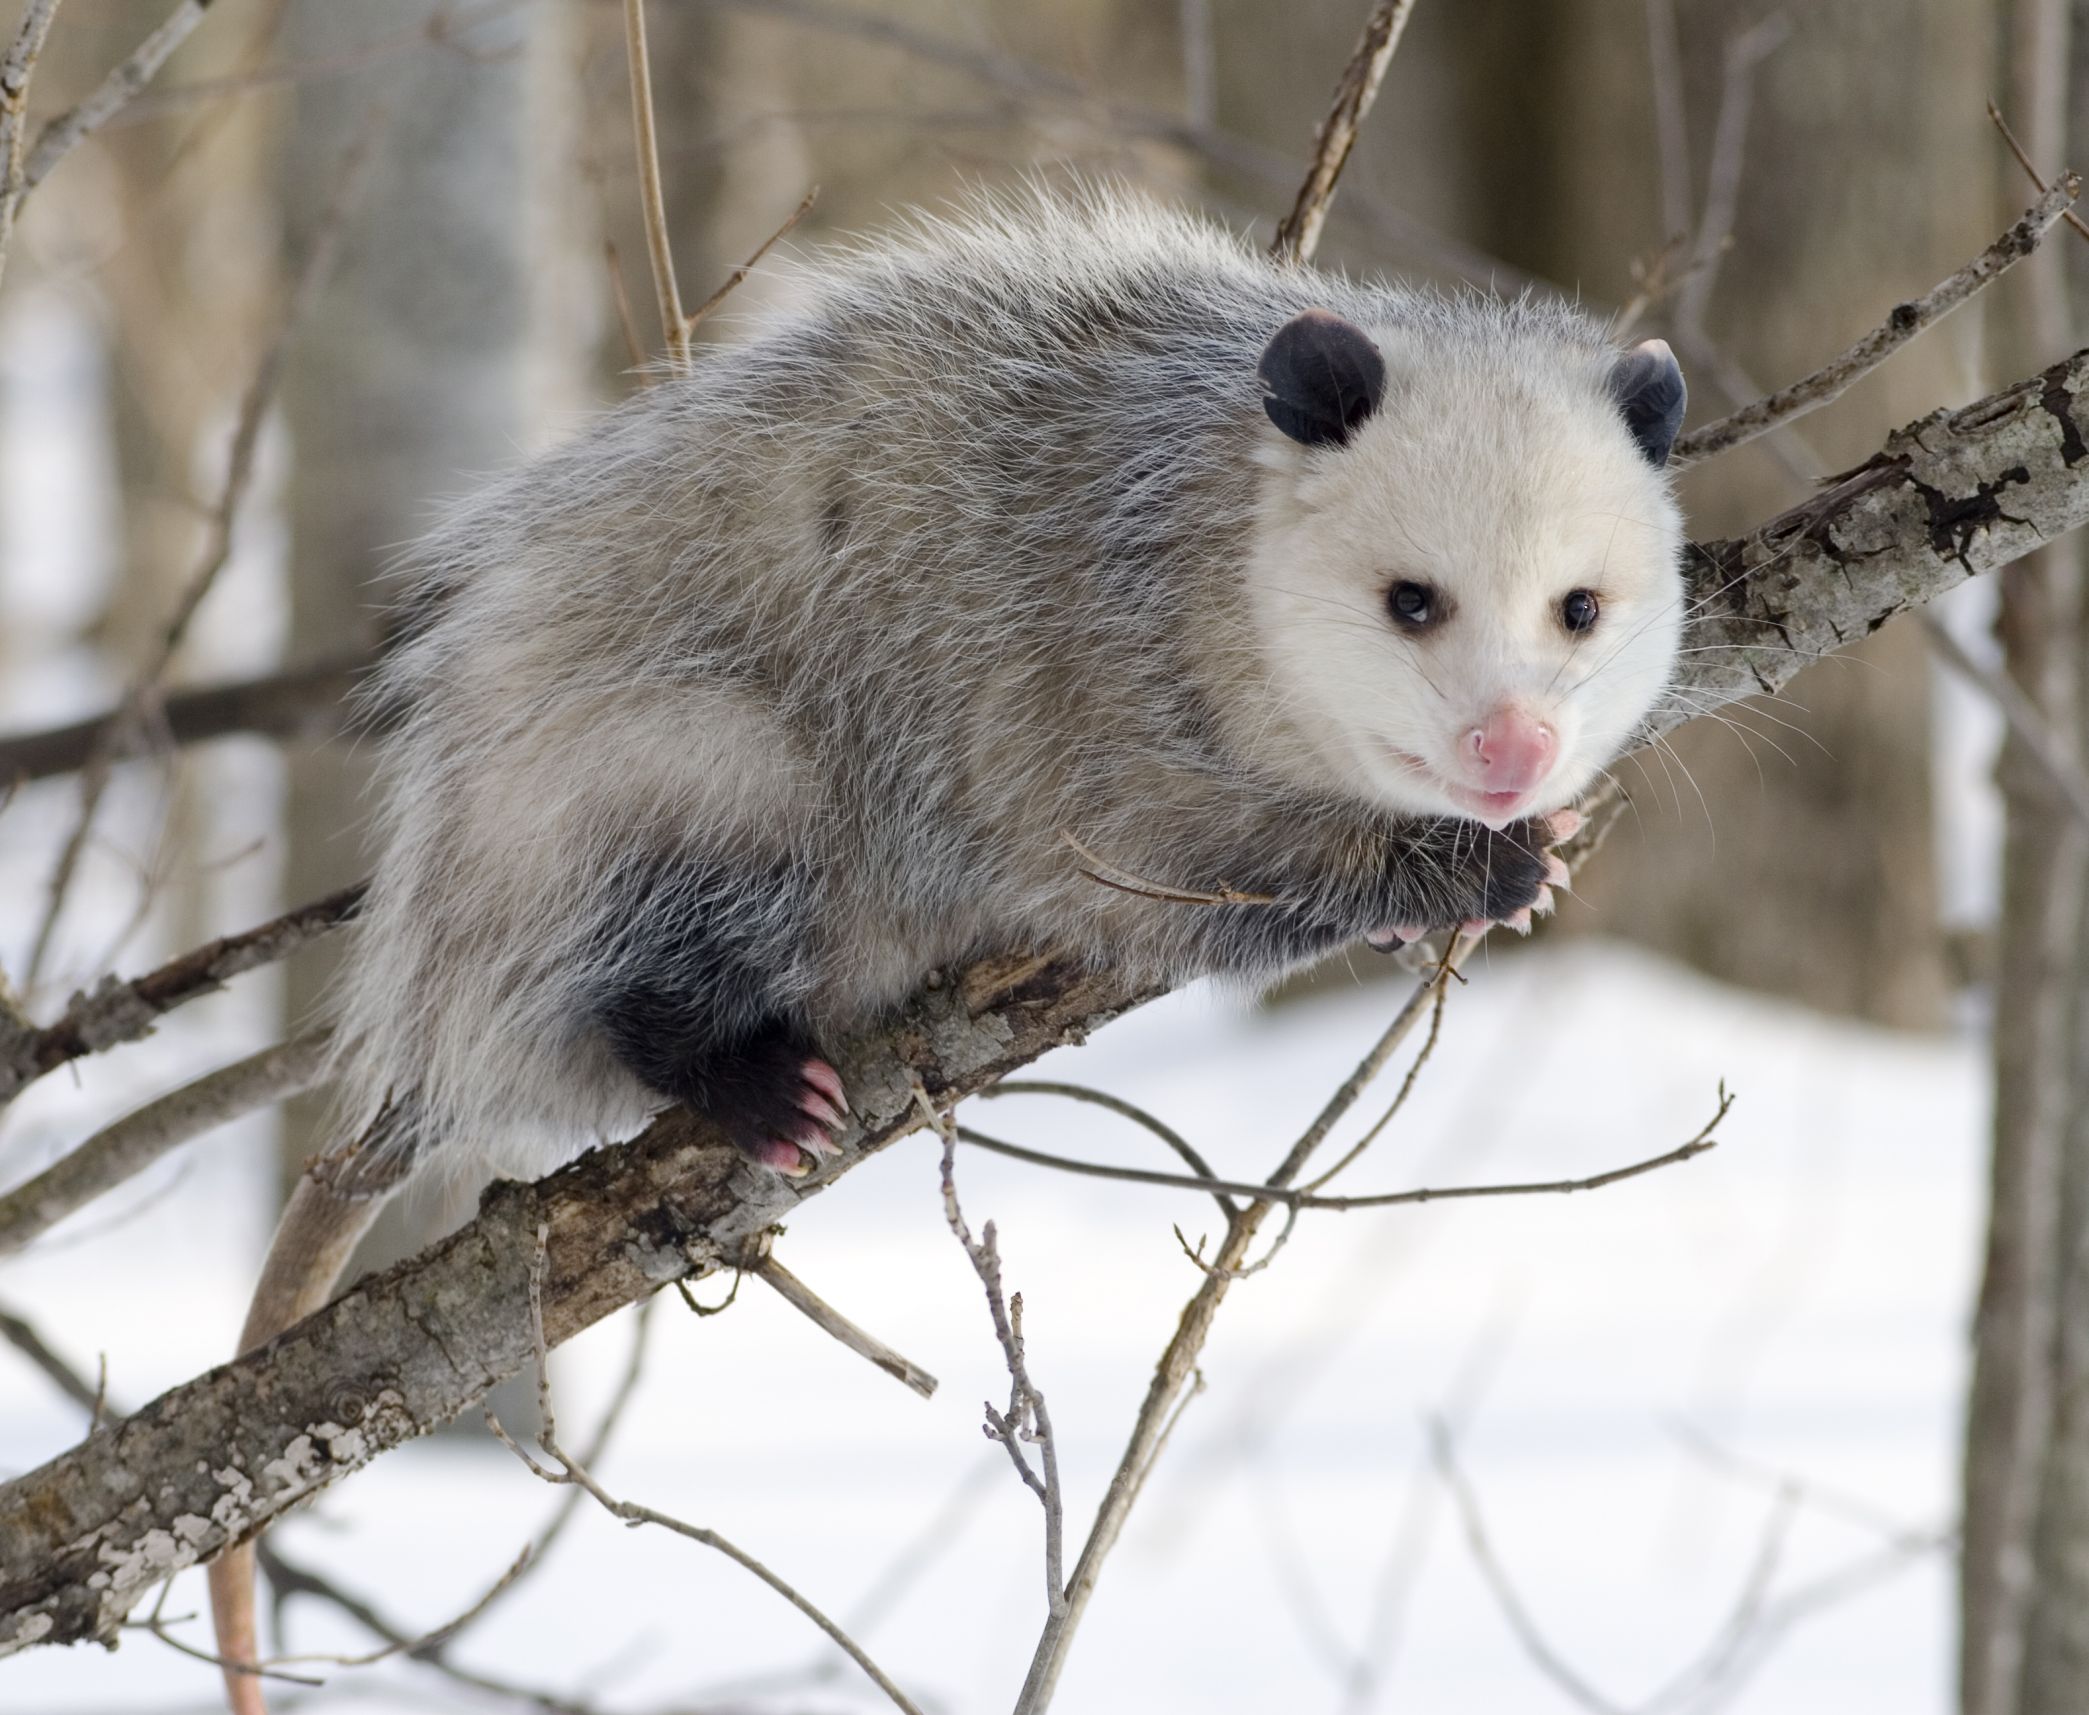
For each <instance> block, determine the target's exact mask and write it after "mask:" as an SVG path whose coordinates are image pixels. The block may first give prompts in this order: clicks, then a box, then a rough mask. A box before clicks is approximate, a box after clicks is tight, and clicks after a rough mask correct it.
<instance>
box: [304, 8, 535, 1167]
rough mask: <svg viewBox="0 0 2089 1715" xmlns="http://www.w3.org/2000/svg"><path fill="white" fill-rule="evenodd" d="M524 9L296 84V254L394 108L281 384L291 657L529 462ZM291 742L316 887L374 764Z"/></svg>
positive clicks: (378, 31)
mask: <svg viewBox="0 0 2089 1715" xmlns="http://www.w3.org/2000/svg"><path fill="white" fill-rule="evenodd" d="M430 11H431V8H430V7H429V5H428V4H427V3H426V0H381V3H380V0H366V3H365V4H362V5H357V6H342V5H338V4H331V3H329V0H293V4H292V6H291V9H290V16H289V20H288V22H287V25H286V27H285V31H284V36H285V51H286V53H287V54H288V55H289V56H290V57H293V58H297V59H309V60H325V59H328V58H331V57H335V56H348V55H349V54H350V52H351V50H352V49H353V48H355V47H356V46H358V45H360V44H363V43H367V42H369V41H371V40H373V39H383V38H387V37H396V36H397V35H399V34H400V33H402V32H408V31H411V30H412V29H413V28H415V27H416V26H417V25H420V24H423V23H425V22H426V21H427V19H428V17H429V16H430ZM521 22H522V21H521V20H519V19H518V18H515V17H512V16H508V15H505V14H504V15H502V16H501V17H498V18H494V19H492V20H491V21H489V22H482V23H479V24H476V25H474V26H472V27H470V28H469V29H468V30H466V31H463V32H456V31H453V32H452V33H451V35H450V36H449V37H447V38H445V40H444V43H443V45H440V46H436V45H431V46H429V47H427V48H424V49H421V50H419V51H417V52H413V53H410V54H408V55H405V56H404V57H400V58H390V59H386V60H385V61H384V62H383V63H382V64H381V65H379V66H377V67H375V68H373V69H372V70H370V71H368V72H364V73H362V74H359V75H350V76H343V77H338V78H322V79H315V80H312V81H309V82H306V83H303V84H301V85H300V86H299V87H298V92H297V106H296V117H295V121H294V124H293V125H292V128H291V134H290V139H289V146H288V149H287V151H286V153H285V157H284V164H283V177H282V185H281V197H282V205H283V209H284V220H285V225H286V228H287V231H286V235H285V238H286V245H287V248H288V251H289V253H290V255H292V256H293V257H295V256H299V255H302V254H304V253H305V251H306V250H307V248H308V247H309V245H310V244H311V242H312V239H313V236H314V234H313V223H314V222H315V221H316V220H317V219H318V218H319V215H320V211H322V210H323V209H324V208H325V207H326V205H327V201H328V197H329V194H330V192H331V190H332V188H333V186H334V183H335V180H336V176H337V175H338V174H339V172H340V170H341V167H342V162H343V160H344V158H345V156H346V154H347V152H348V150H349V149H350V147H351V146H352V144H353V142H354V140H355V139H356V137H357V136H358V135H359V134H360V133H361V131H362V129H363V128H364V127H365V126H366V125H368V124H370V123H372V122H373V121H372V114H373V111H374V110H375V109H376V108H377V107H378V104H380V103H382V104H383V107H384V112H383V115H382V117H381V118H380V119H378V120H377V121H376V122H377V123H381V124H382V125H383V127H384V134H383V136H382V138H381V140H380V141H379V143H378V145H377V154H376V157H375V160H374V163H373V170H372V172H371V175H370V179H369V184H368V188H367V190H366V192H365V194H364V197H363V199H362V203H361V206H360V207H359V208H358V209H357V211H356V213H355V217H354V226H353V229H352V231H351V232H350V233H349V234H348V236H347V242H346V244H345V246H344V248H343V250H342V253H341V257H340V262H339V265H338V267H337V268H336V270H335V273H334V276H333V279H332V282H331V284H330V285H329V286H328V288H327V290H326V292H325V293H324V295H323V297H322V299H321V301H320V302H319V304H318V305H317V306H316V307H315V310H314V313H313V314H312V315H311V316H310V317H309V319H308V320H307V322H306V324H305V327H304V329H303V330H302V332H301V335H300V339H299V347H298V354H297V362H296V364H295V365H294V366H293V367H292V369H291V371H290V373H289V376H288V378H287V380H286V384H285V388H284V410H285V414H286V416H287V419H288V423H289V428H290V435H291V441H292V456H293V459H294V474H293V477H292V481H291V490H290V508H289V509H290V564H291V598H290V640H289V651H290V654H291V656H292V658H293V659H303V658H310V657H313V656H317V655H321V654H332V653H337V652H340V651H343V650H351V649H355V648H358V647H363V648H372V647H374V646H375V645H376V643H377V640H378V637H379V635H380V633H381V631H382V629H383V626H384V624H385V608H386V605H387V603H388V601H389V599H390V594H391V592H390V589H389V586H388V583H387V579H386V568H387V564H388V562H389V561H390V559H391V557H392V556H393V555H394V554H395V553H396V551H397V550H398V549H399V547H400V546H401V545H402V544H404V543H406V542H409V541H411V540H412V539H413V538H414V537H415V536H417V535H419V534H420V533H421V532H422V530H423V529H425V527H426V526H427V525H428V523H429V522H430V520H431V518H432V516H433V514H434V510H435V508H436V506H437V504H438V503H439V502H440V501H441V500H442V499H443V498H445V497H446V496H448V495H451V494H454V493H456V492H458V491H459V490H461V489H463V488H464V487H466V486H468V485H469V483H470V482H471V481H472V480H473V479H474V477H475V476H476V475H477V473H479V472H483V471H487V470H492V469H497V468H500V467H502V466H505V465H507V464H509V463H510V462H511V461H512V460H513V458H514V457H515V454H516V450H517V446H518V442H519V441H520V440H521V437H522V422H521V412H520V406H521V386H522V382H521V377H522V369H521V358H522V351H523V340H524V333H525V324H526V307H527V304H526V296H525V285H524V283H525V279H526V272H527V267H528V263H529V257H528V256H527V254H526V252H525V246H524V240H525V236H526V233H527V231H528V223H527V217H526V197H525V191H526V185H525V178H524V158H525V156H524V151H525V135H526V127H527V125H528V120H529V115H528V113H527V111H526V102H525V94H526V78H525V55H524V52H523V48H524V43H525V37H524V33H523V30H522V27H521ZM285 748H286V752H287V754H288V757H289V763H290V789H289V803H288V809H287V829H288V853H287V860H286V861H287V875H286V878H285V888H286V891H287V894H288V896H289V897H291V898H293V899H310V898H316V897H318V896H319V895H321V894H324V893H326V892H329V891H330V890H332V889H334V888H336V887H340V886H342V885H344V884H345V883H347V882H349V881H352V880H354V879H355V878H356V877H357V876H360V875H362V874H364V873H365V872H366V869H367V865H368V861H369V854H368V851H367V850H366V849H365V845H364V842H363V839H362V837H361V830H362V827H363V824H364V822H365V819H366V811H367V804H366V801H365V789H366V786H367V783H368V762H367V758H366V756H365V755H364V754H363V753H362V752H361V751H358V750H351V749H349V748H347V747H327V746H312V745H304V744H300V743H298V742H296V741H293V742H292V743H290V744H289V745H287V746H286V747H285ZM324 945H325V949H326V950H325V952H324V953H323V954H321V955H320V956H314V955H313V954H310V953H308V954H306V955H304V956H303V957H302V958H300V959H299V960H298V961H296V962H294V963H293V964H292V965H291V966H290V970H289V980H288V993H287V998H286V1011H287V1015H288V1016H287V1020H286V1023H287V1025H288V1027H289V1028H293V1029H295V1028H298V1027H299V1026H300V1025H301V1024H303V1023H304V1022H306V1021H307V1020H308V1019H309V1016H310V1014H311V1013H312V1011H313V1008H314V1006H315V1004H316V1003H317V1002H318V1001H319V999H320V998H321V995H322V992H323V990H324V988H325V985H326V984H327V982H328V981H329V979H330V978H331V976H332V974H333V968H334V965H335V962H336V958H337V954H336V952H335V950H334V945H333V943H325V944H324ZM325 1112H326V1103H325V1100H324V1098H311V1099H307V1100H305V1101H301V1102H298V1103H294V1104H292V1105H291V1107H290V1110H289V1115H288V1121H289V1123H288V1125H287V1126H286V1139H285V1143H286V1149H285V1172H286V1175H287V1174H289V1173H292V1172H294V1171H295V1167H296V1164H297V1162H298V1161H299V1160H300V1159H301V1158H302V1157H303V1156H304V1155H305V1154H306V1153H308V1152H309V1150H310V1149H311V1147H312V1146H313V1144H314V1143H315V1141H316V1131H317V1127H318V1126H319V1125H320V1124H321V1123H323V1116H324V1114H325Z"/></svg>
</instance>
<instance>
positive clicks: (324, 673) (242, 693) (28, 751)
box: [0, 655, 382, 781]
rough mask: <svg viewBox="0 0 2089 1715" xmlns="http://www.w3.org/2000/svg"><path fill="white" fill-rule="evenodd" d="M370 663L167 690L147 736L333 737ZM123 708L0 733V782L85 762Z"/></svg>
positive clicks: (169, 741)
mask: <svg viewBox="0 0 2089 1715" xmlns="http://www.w3.org/2000/svg"><path fill="white" fill-rule="evenodd" d="M370 665H371V663H370V660H369V658H368V657H366V656H360V655H358V656H342V657H337V658H335V659H333V660H330V661H316V662H312V663H310V664H308V665H306V666H301V667H283V668H278V669H276V670H274V671H271V672H267V673H261V674H257V675H255V676H253V677H251V678H245V679H228V680H224V681H222V682H220V683H217V684H209V685H196V686H191V687H188V688H185V689H183V690H179V691H170V692H168V693H167V695H166V696H165V697H164V698H163V699H162V700H161V701H160V704H159V707H158V709H157V710H156V711H155V714H156V719H155V720H154V723H153V725H154V732H153V739H154V741H155V743H157V744H161V745H189V744H202V743H205V742H207V741H208V740H210V739H214V738H224V737H226V736H228V735H229V734H232V733H257V734H260V735H262V736H264V737H270V738H275V737H287V736H292V735H295V736H297V737H300V738H317V737H322V736H324V737H333V736H335V735H337V734H339V733H341V732H343V731H345V730H346V729H347V726H348V714H347V706H348V702H349V699H350V698H351V696H352V695H353V693H354V691H355V687H356V685H357V683H358V681H359V680H360V679H361V678H362V676H363V674H364V673H365V672H367V671H368V669H369V667H370ZM122 712H123V711H122V710H121V709H120V708H117V709H110V710H108V711H106V712H104V713H102V714H98V715H91V716H89V717H88V718H87V719H86V720H81V721H68V722H66V723H65V724H64V725H63V726H56V727H46V728H43V729H41V730H38V731H34V732H16V733H8V734H5V735H0V780H8V781H12V780H17V779H19V780H46V779H49V778H50V777H51V776H53V775H56V774H70V773H71V772H73V770H75V769H77V768H84V767H86V765H87V763H88V762H89V760H90V759H91V758H92V757H93V755H94V753H95V748H96V746H97V745H98V744H99V743H100V742H101V740H102V737H103V734H104V733H105V732H106V731H107V729H108V727H109V724H110V722H112V721H114V720H116V719H117V718H119V717H120V716H121V714H122ZM373 724H378V725H381V724H382V723H381V720H378V721H374V722H373Z"/></svg>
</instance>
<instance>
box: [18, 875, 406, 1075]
mask: <svg viewBox="0 0 2089 1715" xmlns="http://www.w3.org/2000/svg"><path fill="white" fill-rule="evenodd" d="M368 885H369V884H368V883H367V882H357V883H356V884H355V885H354V886H353V887H344V888H342V889H341V891H340V892H339V893H330V894H328V895H327V896H326V898H324V899H320V900H315V901H314V902H313V903H312V904H310V905H301V906H299V907H298V908H297V909H296V910H295V911H286V912H285V913H284V914H283V915H282V916H280V917H272V918H270V919H269V920H268V921H267V922H266V923H262V924H259V925H257V926H256V927H254V928H252V929H244V930H241V931H240V932H239V933H238V934H236V935H226V936H222V937H220V938H219V939H218V940H215V941H211V942H207V943H206V944H205V945H203V946H201V947H197V948H195V949H194V950H193V951H191V952H187V953H183V954H182V955H181V956H180V957H179V958H175V959H170V960H168V961H167V963H165V964H164V965H161V966H160V967H159V968H158V969H156V970H151V971H147V972H146V973H145V974H144V975H143V976H141V977H132V978H131V979H130V980H129V981H127V982H126V981H122V980H119V979H118V978H116V977H113V976H108V977H104V978H103V979H102V980H101V982H100V983H98V984H97V985H96V986H95V987H94V988H93V989H92V990H89V991H86V992H83V993H80V994H76V995H74V996H73V998H72V1004H71V1005H69V1006H68V1007H67V1008H66V1009H65V1011H64V1012H63V1013H62V1014H61V1015H60V1016H59V1017H58V1018H56V1019H55V1020H53V1021H52V1022H51V1023H50V1024H47V1025H45V1026H44V1027H43V1028H42V1029H41V1030H38V1031H37V1032H35V1034H34V1035H32V1036H30V1037H29V1038H28V1039H27V1040H26V1041H24V1042H23V1043H22V1044H21V1045H20V1046H19V1047H18V1048H17V1050H16V1051H15V1053H14V1054H13V1056H12V1057H11V1058H10V1059H8V1060H6V1061H0V1106H5V1105H6V1104H7V1103H8V1102H10V1101H12V1100H13V1099H14V1098H15V1097H16V1096H17V1095H19V1094H20V1093H21V1092H22V1090H23V1089H25V1088H26V1087H27V1086H28V1085H30V1084H32V1083H34V1082H35V1081H36V1080H37V1079H38V1078H41V1077H42V1076H43V1075H44V1074H45V1073H46V1072H52V1071H56V1070H57V1069H58V1068H59V1067H60V1066H63V1065H65V1064H66V1063H67V1062H68V1061H72V1060H77V1059H80V1058H81V1057H82V1056H83V1055H88V1054H98V1053H100V1052H101V1051H102V1050H103V1049H105V1048H113V1047H115V1046H117V1045H118V1044H119V1043H123V1042H135V1041H137V1040H138V1039H139V1038H140V1037H143V1036H149V1035H151V1034H152V1029H153V1026H154V1025H155V1024H157V1023H158V1022H159V1020H160V1019H161V1018H162V1017H163V1016H165V1015H166V1014H167V1013H170V1012H172V1011H173V1010H174V1009H175V1008H176V1007H178V1006H186V1005H187V1004H188V1003H189V1002H190V1001H192V1000H200V999H201V998H202V997H203V996H205V995H207V994H215V993H217V991H218V990H219V989H221V988H223V987H224V986H225V984H226V983H227V982H228V981H229V980H230V979H232V978H233V977H236V976H238V975H240V974H241V973H242V972H244V971H251V970H254V969H256V968H257V967H259V966H261V965H271V964H274V963H275V962H276V961H277V960H278V959H284V958H287V957H289V955H290V954H292V953H294V952H296V951H297V950H298V948H300V947H303V946H306V945H308V944H309V943H310V942H313V941H316V940H318V939H319V938H320V937H321V936H323V935H330V934H332V933H333V932H334V931H335V930H336V929H339V928H340V927H341V926H342V925H343V924H345V923H349V922H352V921H353V920H354V918H355V915H356V913H357V912H358V911H360V910H361V909H362V904H363V899H364V896H365V894H366V893H367V891H368Z"/></svg>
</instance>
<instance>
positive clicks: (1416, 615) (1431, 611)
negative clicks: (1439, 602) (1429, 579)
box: [1385, 582, 1436, 631]
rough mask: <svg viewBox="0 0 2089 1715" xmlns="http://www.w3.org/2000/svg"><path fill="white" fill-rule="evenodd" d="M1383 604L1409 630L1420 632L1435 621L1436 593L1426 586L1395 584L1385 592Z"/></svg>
mask: <svg viewBox="0 0 2089 1715" xmlns="http://www.w3.org/2000/svg"><path fill="white" fill-rule="evenodd" d="M1385 604H1386V606H1387V607H1389V608H1391V609H1392V612H1393V618H1394V619H1396V620H1398V621H1399V622H1400V624H1402V625H1404V626H1407V627H1409V628H1410V629H1411V630H1415V631H1420V630H1421V629H1422V628H1423V627H1424V626H1426V625H1432V624H1434V623H1435V621H1436V592H1435V591H1434V590H1433V589H1431V588H1430V587H1429V586H1428V585H1427V584H1417V583H1404V582H1403V583H1397V584H1395V585H1393V587H1392V588H1391V589H1390V590H1388V591H1387V592H1386V597H1385Z"/></svg>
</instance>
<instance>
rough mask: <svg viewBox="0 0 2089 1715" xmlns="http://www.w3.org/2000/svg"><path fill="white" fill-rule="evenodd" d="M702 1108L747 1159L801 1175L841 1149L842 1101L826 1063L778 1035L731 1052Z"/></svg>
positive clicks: (845, 1101) (845, 1108)
mask: <svg viewBox="0 0 2089 1715" xmlns="http://www.w3.org/2000/svg"><path fill="white" fill-rule="evenodd" d="M704 1111H705V1112H706V1113H707V1114H709V1115H710V1117H711V1118H712V1119H714V1120H716V1121H717V1122H718V1123H719V1125H720V1126H721V1127H722V1128H723V1129H724V1131H725V1134H726V1135H727V1136H728V1137H730V1138H731V1139H732V1140H733V1142H734V1143H736V1144H738V1145H739V1146H740V1148H742V1149H743V1150H745V1151H746V1152H747V1154H748V1155H749V1156H750V1157H751V1158H752V1159H753V1160H755V1161H758V1162H760V1163H761V1164H762V1165H763V1166H764V1167H768V1168H773V1169H774V1170H775V1171H776V1172H778V1173H781V1174H784V1175H786V1176H787V1177H789V1178H792V1179H802V1178H804V1176H805V1175H806V1174H808V1173H810V1172H811V1171H812V1168H813V1163H814V1162H815V1161H816V1160H817V1159H818V1158H820V1157H822V1156H828V1155H835V1154H838V1153H840V1150H841V1145H840V1143H839V1142H838V1141H837V1138H838V1136H839V1134H840V1133H841V1131H842V1130H843V1129H844V1128H845V1127H846V1126H847V1124H848V1118H849V1098H848V1094H847V1092H846V1091H845V1090H844V1089H843V1088H842V1082H841V1075H840V1074H839V1073H838V1072H836V1071H835V1070H834V1068H833V1067H832V1066H830V1065H828V1064H827V1062H826V1061H825V1060H822V1059H821V1058H820V1057H819V1056H818V1055H817V1054H813V1053H811V1052H809V1051H808V1050H807V1049H806V1047H805V1045H804V1044H803V1043H802V1042H799V1041H796V1040H794V1039H791V1038H788V1037H782V1036H778V1037H773V1038H770V1039H768V1040H766V1041H762V1042H759V1043H756V1044H752V1045H750V1047H749V1048H748V1050H747V1051H746V1052H745V1053H743V1054H741V1055H738V1056H736V1057H735V1061H734V1065H733V1067H732V1071H731V1073H730V1074H728V1075H726V1076H723V1077H719V1078H717V1079H716V1081H715V1083H714V1085H713V1089H712V1092H711V1094H710V1099H709V1100H708V1101H707V1102H705V1103H704Z"/></svg>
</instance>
